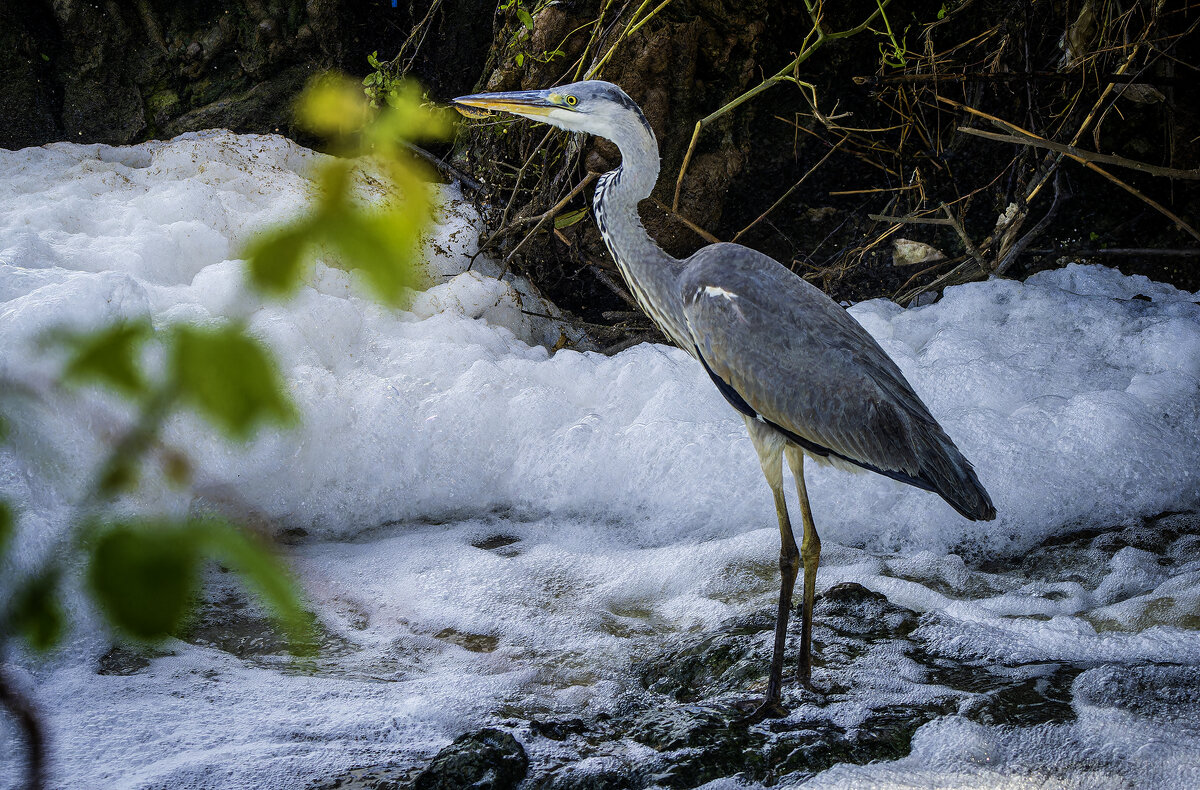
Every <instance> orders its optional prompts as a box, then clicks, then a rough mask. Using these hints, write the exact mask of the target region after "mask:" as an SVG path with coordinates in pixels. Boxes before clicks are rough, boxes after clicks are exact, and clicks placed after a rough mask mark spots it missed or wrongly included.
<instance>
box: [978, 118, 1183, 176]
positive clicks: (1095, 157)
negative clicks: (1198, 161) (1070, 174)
mask: <svg viewBox="0 0 1200 790" xmlns="http://www.w3.org/2000/svg"><path fill="white" fill-rule="evenodd" d="M1005 126H1006V127H1007V124H1005ZM958 131H960V132H962V133H963V134H970V135H974V136H975V137H983V138H985V139H988V140H996V141H999V142H1002V143H1016V144H1018V145H1029V146H1033V147H1034V148H1046V149H1049V150H1051V151H1057V152H1058V153H1060V154H1067V155H1068V156H1070V157H1071V158H1072V159H1075V160H1076V161H1079V162H1083V161H1087V162H1104V163H1105V164H1110V165H1117V166H1118V167H1127V168H1129V169H1130V170H1140V171H1141V172H1143V173H1148V174H1149V175H1152V176H1163V177H1164V178H1185V179H1189V180H1192V179H1200V170H1184V169H1182V168H1178V167H1160V166H1159V165H1152V164H1149V163H1147V162H1138V161H1136V160H1133V159H1126V158H1125V157H1123V156H1115V155H1112V154H1098V153H1095V152H1093V151H1083V150H1081V149H1079V148H1076V147H1074V146H1071V145H1063V144H1062V143H1055V142H1051V141H1050V140H1047V139H1045V138H1044V137H1039V136H1037V135H1032V136H1026V135H1024V134H1000V133H998V132H986V131H984V130H983V129H975V128H973V127H970V126H960V127H958Z"/></svg>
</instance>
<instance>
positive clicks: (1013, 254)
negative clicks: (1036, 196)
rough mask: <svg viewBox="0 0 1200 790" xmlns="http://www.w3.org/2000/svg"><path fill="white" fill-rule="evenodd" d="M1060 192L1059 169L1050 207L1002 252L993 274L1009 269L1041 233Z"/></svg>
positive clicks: (1054, 209)
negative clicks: (1027, 230)
mask: <svg viewBox="0 0 1200 790" xmlns="http://www.w3.org/2000/svg"><path fill="white" fill-rule="evenodd" d="M1062 193H1063V190H1062V171H1061V170H1060V171H1058V172H1057V173H1056V174H1055V176H1054V200H1053V201H1052V202H1051V203H1050V208H1048V209H1047V210H1046V213H1045V214H1043V215H1042V218H1041V219H1040V220H1038V222H1037V224H1036V225H1034V226H1033V227H1032V228H1030V229H1029V232H1028V233H1026V234H1025V235H1024V236H1022V237H1021V238H1020V239H1018V240H1017V242H1016V243H1015V244H1013V246H1012V248H1011V249H1009V251H1008V252H1006V253H1005V254H1004V257H1003V258H1002V259H1001V260H1000V262H999V263H997V264H996V268H995V270H994V271H993V272H992V273H993V274H995V275H996V276H997V277H1003V276H1004V274H1005V272H1007V271H1008V270H1009V267H1011V266H1012V265H1013V264H1014V263H1016V261H1017V258H1019V257H1020V256H1021V253H1022V252H1024V251H1025V248H1026V247H1028V246H1029V245H1030V244H1031V243H1032V242H1033V240H1034V239H1036V238H1037V237H1038V236H1039V235H1041V233H1042V231H1044V230H1045V229H1046V227H1047V226H1048V225H1049V224H1050V220H1051V219H1053V218H1054V215H1055V214H1056V213H1057V212H1058V204H1059V202H1060V201H1061V200H1062Z"/></svg>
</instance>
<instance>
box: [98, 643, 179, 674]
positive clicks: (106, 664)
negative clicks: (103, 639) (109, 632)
mask: <svg viewBox="0 0 1200 790" xmlns="http://www.w3.org/2000/svg"><path fill="white" fill-rule="evenodd" d="M163 655H167V654H166V653H162V652H159V651H153V650H150V649H144V650H143V649H136V648H129V647H122V646H121V645H113V646H112V647H111V648H110V649H109V651H108V652H107V653H105V654H104V655H102V656H100V658H99V660H97V662H96V674H97V675H133V674H136V673H138V672H141V671H142V670H143V669H145V668H146V667H148V666H150V662H151V661H152V660H153V659H155V658H157V657H159V656H163Z"/></svg>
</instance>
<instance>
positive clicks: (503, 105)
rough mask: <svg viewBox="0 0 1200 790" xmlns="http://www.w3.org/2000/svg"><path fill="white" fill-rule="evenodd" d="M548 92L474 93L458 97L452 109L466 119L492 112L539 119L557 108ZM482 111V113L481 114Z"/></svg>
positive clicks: (484, 115)
mask: <svg viewBox="0 0 1200 790" xmlns="http://www.w3.org/2000/svg"><path fill="white" fill-rule="evenodd" d="M555 98H557V96H556V95H555V94H551V92H550V91H509V92H506V93H475V94H472V95H470V96H459V97H458V98H457V99H455V100H454V104H455V105H456V106H455V108H454V109H456V110H458V111H459V112H460V113H462V114H463V115H465V116H467V117H468V118H484V117H486V116H487V115H488V114H489V113H493V112H510V113H512V114H513V115H520V116H522V117H525V118H534V119H540V118H545V117H546V116H548V115H549V114H550V111H551V110H553V109H554V108H556V107H558V106H559V103H558V102H556V101H554V99H555ZM481 111H482V112H481Z"/></svg>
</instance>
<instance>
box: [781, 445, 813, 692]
mask: <svg viewBox="0 0 1200 790" xmlns="http://www.w3.org/2000/svg"><path fill="white" fill-rule="evenodd" d="M784 454H785V455H786V456H787V460H788V466H790V467H791V469H792V476H793V477H795V478H796V494H797V495H798V496H799V498H800V517H801V518H802V519H803V521H804V537H803V538H802V539H801V543H800V558H801V559H802V560H803V562H804V612H803V614H802V615H801V616H800V682H801V683H803V684H804V685H805V686H808V687H809V688H811V687H812V619H813V599H814V598H816V594H817V566H818V565H819V564H820V563H821V538H819V537H818V536H817V527H816V525H815V524H814V523H813V517H812V509H811V508H810V507H809V506H808V489H807V488H805V485H804V452H803V451H802V450H801V449H800V448H799V447H795V446H793V445H788V446H787V447H786V448H785V449H784Z"/></svg>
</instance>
